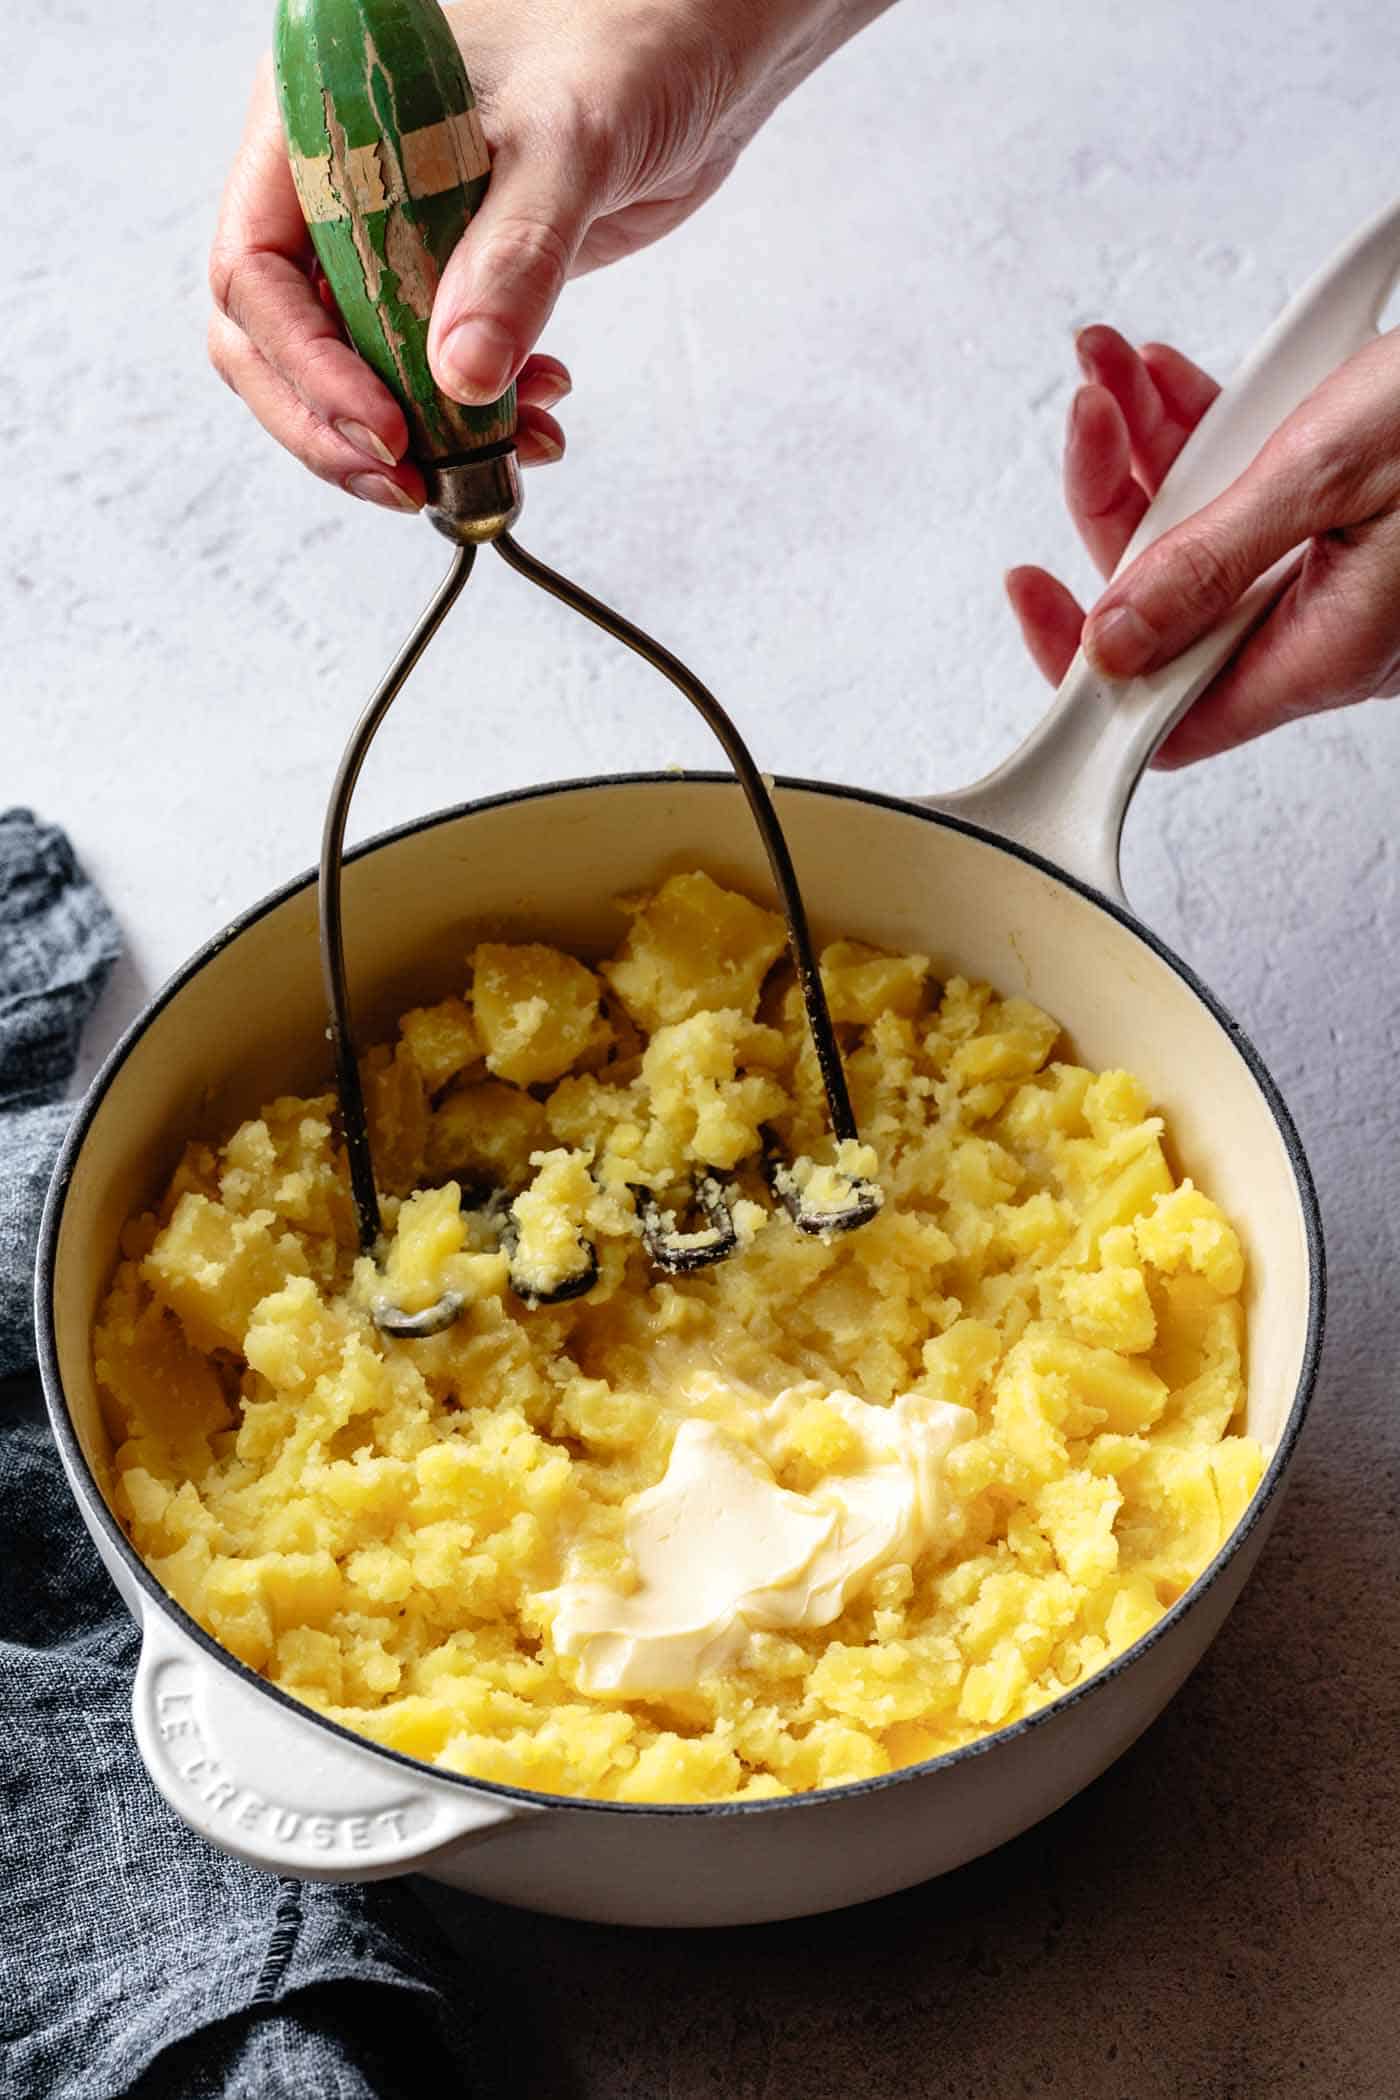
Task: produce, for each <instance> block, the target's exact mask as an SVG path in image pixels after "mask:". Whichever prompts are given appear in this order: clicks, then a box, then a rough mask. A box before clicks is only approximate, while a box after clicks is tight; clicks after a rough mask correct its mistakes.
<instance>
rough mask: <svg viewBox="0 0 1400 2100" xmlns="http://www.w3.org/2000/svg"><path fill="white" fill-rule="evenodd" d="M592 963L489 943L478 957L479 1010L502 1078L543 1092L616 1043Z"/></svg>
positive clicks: (491, 1062) (475, 1003) (530, 945)
mask: <svg viewBox="0 0 1400 2100" xmlns="http://www.w3.org/2000/svg"><path fill="white" fill-rule="evenodd" d="M600 994H601V987H600V985H599V983H598V980H597V978H596V977H595V976H594V974H593V972H592V971H591V970H590V969H589V968H588V966H587V964H586V963H581V962H579V961H578V959H577V957H575V956H572V955H565V954H563V953H562V952H561V951H560V950H559V949H558V948H546V947H544V946H543V945H542V944H541V943H539V942H537V941H525V942H521V943H519V944H512V945H506V944H504V943H501V942H496V941H483V942H482V943H481V944H480V946H479V947H477V948H476V949H475V950H474V952H473V954H472V1010H473V1012H474V1014H475V1017H476V1024H477V1027H478V1028H479V1029H480V1031H481V1039H482V1041H483V1043H484V1044H485V1045H486V1063H487V1066H488V1068H489V1069H490V1070H491V1071H492V1072H494V1073H495V1074H496V1077H497V1078H498V1079H508V1080H512V1081H514V1083H515V1084H516V1085H517V1086H539V1085H541V1084H543V1083H544V1082H545V1081H546V1080H550V1079H558V1078H559V1077H560V1076H561V1075H562V1074H563V1073H565V1072H567V1071H568V1069H569V1067H570V1066H571V1065H573V1064H576V1063H577V1062H578V1060H579V1059H580V1058H581V1057H583V1056H584V1055H585V1054H586V1053H588V1052H590V1051H596V1050H598V1049H601V1048H604V1047H605V1046H606V1045H607V1044H608V1043H609V1042H610V1041H611V1038H612V1031H611V1029H610V1028H609V1026H608V1024H607V1022H606V1020H605V1019H604V1018H603V1015H602V1014H601V1013H600V1012H599V1009H598V1001H599V997H600Z"/></svg>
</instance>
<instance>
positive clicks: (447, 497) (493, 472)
mask: <svg viewBox="0 0 1400 2100" xmlns="http://www.w3.org/2000/svg"><path fill="white" fill-rule="evenodd" d="M423 479H424V481H425V483H426V484H427V489H428V517H429V519H430V520H431V522H432V523H433V524H434V525H435V526H436V527H437V529H438V531H439V532H440V533H442V534H443V535H444V537H445V538H447V539H449V540H454V541H455V542H456V544H457V545H458V546H459V547H463V546H472V547H484V546H485V545H486V544H487V542H488V541H490V540H497V539H499V538H500V536H501V534H502V533H503V532H509V530H510V528H511V526H512V525H513V524H514V523H515V521H516V519H517V518H518V517H519V516H520V511H521V506H522V501H523V499H522V496H521V490H520V463H519V461H518V460H517V458H516V456H515V445H514V443H513V442H510V443H507V444H504V445H497V446H493V447H492V448H491V450H490V451H489V452H478V453H473V454H472V455H471V456H470V457H469V458H466V459H460V460H455V461H449V462H448V463H447V464H446V465H439V466H431V467H425V468H424V470H423Z"/></svg>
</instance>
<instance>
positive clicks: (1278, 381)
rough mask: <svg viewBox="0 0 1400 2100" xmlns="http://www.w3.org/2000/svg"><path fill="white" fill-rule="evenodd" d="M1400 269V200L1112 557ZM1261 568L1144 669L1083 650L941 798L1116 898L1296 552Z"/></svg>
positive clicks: (1290, 322)
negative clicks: (1162, 781)
mask: <svg viewBox="0 0 1400 2100" xmlns="http://www.w3.org/2000/svg"><path fill="white" fill-rule="evenodd" d="M1397 276H1400V204H1396V205H1392V206H1390V207H1389V208H1388V209H1387V210H1386V211H1383V212H1382V213H1380V215H1379V216H1378V217H1377V218H1375V219H1373V220H1372V221H1371V222H1370V224H1369V225H1368V226H1365V227H1363V229H1362V230H1361V232H1360V233H1358V234H1356V235H1354V236H1353V238H1352V239H1351V240H1350V241H1348V242H1347V244H1346V246H1345V247H1344V248H1342V249H1341V251H1340V252H1339V253H1338V254H1337V255H1336V256H1335V257H1334V258H1333V260H1332V261H1331V262H1330V263H1328V264H1327V265H1326V267H1325V268H1324V269H1322V270H1321V271H1319V273H1318V274H1317V276H1315V277H1314V278H1312V279H1311V281H1310V282H1309V283H1308V284H1307V285H1305V286H1304V288H1303V290H1302V291H1301V292H1299V294H1298V296H1297V297H1296V298H1295V299H1294V300H1293V302H1292V303H1291V305H1290V306H1288V307H1287V308H1286V309H1285V311H1284V312H1283V314H1281V315H1280V317H1279V319H1278V320H1277V321H1276V322H1275V323H1274V325H1273V327H1272V328H1271V329H1270V330H1269V332H1268V334H1267V335H1266V336H1265V337H1264V339H1263V341H1262V342H1261V343H1260V344H1259V347H1258V348H1257V349H1256V350H1255V352H1254V353H1253V355H1252V356H1251V357H1250V358H1249V359H1248V360H1247V362H1246V363H1245V364H1244V365H1243V366H1242V367H1241V369H1240V372H1239V373H1238V375H1237V376H1236V378H1234V379H1233V380H1232V381H1231V382H1230V384H1229V385H1228V386H1227V387H1226V388H1225V389H1224V391H1223V392H1222V393H1221V394H1220V395H1219V396H1218V398H1217V399H1216V400H1215V401H1214V402H1213V403H1212V405H1211V407H1210V408H1209V409H1208V410H1207V412H1206V414H1205V416H1204V417H1203V418H1202V420H1201V422H1200V423H1199V425H1198V426H1197V428H1196V429H1195V430H1194V431H1193V432H1192V434H1191V436H1190V438H1188V440H1187V442H1186V444H1185V445H1184V446H1183V447H1182V449H1181V452H1180V454H1179V456H1178V457H1177V460H1176V462H1175V464H1174V465H1173V467H1172V469H1171V472H1170V473H1169V474H1168V476H1167V478H1166V480H1165V481H1164V482H1163V484H1162V486H1161V488H1160V489H1159V490H1158V492H1157V495H1156V497H1155V498H1154V500H1153V502H1152V503H1151V505H1150V506H1149V508H1148V510H1147V513H1146V515H1145V516H1144V518H1143V520H1142V523H1141V524H1140V525H1139V526H1138V529H1137V531H1136V532H1135V533H1134V535H1133V537H1132V540H1131V541H1130V542H1129V545H1128V547H1127V549H1126V551H1125V553H1124V555H1123V558H1122V560H1121V561H1120V562H1119V564H1118V568H1117V569H1116V570H1115V571H1114V573H1115V575H1118V574H1121V573H1122V571H1123V570H1124V569H1126V568H1127V567H1128V566H1129V564H1130V563H1131V562H1133V561H1135V560H1136V559H1137V557H1138V555H1139V554H1141V553H1142V551H1143V549H1144V548H1145V547H1148V546H1150V545H1151V544H1152V542H1153V541H1154V540H1156V539H1160V538H1161V536H1162V534H1163V533H1164V532H1169V531H1171V529H1172V528H1173V527H1174V526H1176V525H1179V524H1181V523H1182V522H1183V520H1184V519H1186V518H1189V517H1191V516H1192V515H1193V513H1194V512H1196V511H1198V510H1199V509H1200V508H1201V507H1202V505H1203V504H1205V503H1209V502H1210V501H1212V500H1213V498H1215V497H1216V496H1218V495H1219V494H1220V492H1221V491H1222V490H1223V489H1225V488H1228V487H1229V485H1230V483H1231V482H1232V481H1233V480H1235V478H1236V477H1237V476H1238V475H1239V474H1241V473H1243V471H1244V469H1245V468H1246V467H1247V466H1248V465H1249V463H1250V461H1251V460H1252V459H1253V458H1254V456H1255V454H1256V453H1257V452H1258V451H1259V449H1260V447H1261V446H1262V445H1263V444H1264V442H1265V440H1266V439H1267V438H1268V437H1270V436H1271V435H1272V433H1273V432H1274V431H1275V430H1276V429H1277V427H1278V425H1279V424H1280V423H1281V422H1283V420H1284V418H1285V417H1286V416H1288V415H1290V414H1291V413H1292V411H1293V410H1294V409H1295V408H1296V407H1297V406H1298V404H1299V403H1300V402H1301V401H1303V400H1304V399H1305V398H1306V397H1307V395H1308V394H1310V393H1311V392H1312V390H1313V388H1314V387H1316V386H1319V385H1320V384H1321V382H1322V381H1323V380H1324V379H1326V378H1327V377H1328V375H1329V374H1330V373H1331V372H1333V371H1335V370H1336V368H1337V366H1338V365H1339V364H1341V363H1343V362H1344V361H1345V360H1346V359H1347V358H1348V357H1350V356H1352V355H1353V354H1354V352H1356V351H1358V350H1360V349H1362V348H1363V347H1364V346H1365V345H1366V344H1367V343H1369V342H1371V341H1373V340H1374V339H1375V336H1376V333H1377V329H1378V324H1379V320H1380V315H1381V310H1382V308H1383V306H1384V304H1385V301H1386V298H1387V297H1388V295H1389V293H1390V290H1391V288H1392V286H1393V285H1394V283H1395V281H1396V278H1397ZM1292 560H1293V557H1292V556H1291V555H1290V556H1288V557H1286V558H1285V559H1284V560H1283V561H1281V562H1279V563H1278V564H1277V565H1276V566H1275V567H1274V568H1273V569H1271V570H1270V571H1269V573H1268V574H1267V575H1266V576H1262V577H1260V579H1259V580H1258V582H1257V583H1255V584H1254V585H1253V586H1252V587H1251V589H1250V590H1248V591H1247V592H1246V593H1245V595H1244V596H1243V598H1241V600H1240V601H1239V604H1238V605H1237V606H1236V608H1235V610H1234V611H1233V612H1232V613H1231V614H1230V616H1229V618H1228V619H1227V620H1225V621H1224V622H1223V623H1222V624H1221V625H1220V626H1219V627H1217V628H1215V629H1214V630H1213V631H1212V632H1211V633H1210V634H1208V635H1205V636H1203V637H1202V639H1201V640H1200V641H1199V642H1196V643H1195V644H1193V646H1192V647H1191V648H1189V649H1187V650H1186V651H1185V652H1184V654H1182V655H1181V656H1179V657H1177V659H1176V661H1175V662H1174V663H1170V664H1167V665H1166V666H1165V667H1164V668H1163V669H1162V670H1160V671H1154V672H1150V673H1148V674H1147V675H1146V676H1144V677H1140V678H1132V679H1128V680H1125V681H1122V682H1119V681H1117V680H1113V679H1107V678H1104V677H1101V676H1100V674H1099V673H1098V672H1097V671H1095V670H1093V669H1092V667H1091V666H1090V664H1089V662H1088V660H1087V658H1086V657H1085V655H1084V653H1083V651H1082V650H1081V651H1080V652H1079V653H1078V654H1077V655H1076V657H1075V659H1074V662H1073V663H1072V664H1071V665H1070V667H1069V670H1068V671H1067V672H1066V674H1065V678H1064V682H1063V683H1062V685H1061V686H1060V689H1059V691H1058V692H1057V693H1056V695H1055V699H1054V702H1053V703H1052V705H1051V708H1050V711H1049V713H1048V714H1047V715H1046V716H1045V717H1044V719H1043V720H1042V721H1041V722H1040V723H1038V725H1037V726H1036V728H1035V729H1033V730H1032V732H1031V734H1030V735H1029V736H1028V737H1027V739H1026V741H1025V742H1024V743H1023V744H1022V745H1021V746H1020V748H1019V749H1018V750H1016V751H1014V752H1013V753H1012V755H1011V757H1010V758H1009V759H1007V760H1006V761H1005V763H1004V764H1002V765H1001V766H999V767H998V768H997V769H996V771H995V772H993V773H989V774H988V775H987V776H986V777H985V778H984V779H982V780H979V781H977V782H975V783H974V784H973V785H972V786H971V787H969V788H963V789H961V790H959V791H957V792H955V793H952V794H947V795H935V796H931V797H929V798H928V800H929V805H930V806H931V807H933V808H935V809H939V810H946V811H948V812H949V813H950V814H952V815H955V816H959V817H967V818H969V819H970V820H971V821H972V822H974V823H976V824H984V825H986V826H987V827H988V828H989V829H990V830H992V831H998V832H1001V833H1002V834H1004V835H1005V836H1006V837H1007V838H1010V839H1012V840H1014V841H1015V842H1016V843H1017V844H1019V845H1024V846H1029V847H1030V848H1031V849H1032V850H1033V851H1034V852H1037V853H1040V854H1043V855H1044V856H1045V858H1046V859H1047V860H1052V861H1054V862H1056V863H1057V865H1059V866H1060V867H1063V868H1067V869H1068V870H1069V871H1070V872H1071V873H1072V874H1075V875H1078V876H1080V877H1081V878H1082V879H1083V880H1085V881H1087V882H1089V883H1092V884H1093V886H1094V887H1095V888H1096V889H1098V890H1101V891H1103V892H1104V893H1106V894H1107V895H1108V896H1110V897H1112V898H1115V899H1116V900H1118V901H1125V900H1124V899H1123V889H1122V883H1121V880H1120V878H1119V873H1118V847H1119V840H1120V838H1121V836H1122V830H1123V819H1124V817H1125V816H1126V814H1127V809H1128V804H1129V802H1130V801H1131V800H1132V796H1133V790H1134V789H1135V788H1136V786H1137V784H1138V781H1139V779H1140V778H1141V776H1142V773H1143V771H1144V770H1145V768H1146V766H1147V764H1148V761H1149V760H1150V759H1151V757H1152V754H1153V752H1154V751H1155V750H1156V749H1157V746H1158V745H1159V744H1160V743H1161V742H1162V740H1163V738H1164V737H1165V736H1166V734H1167V732H1168V730H1170V729H1171V728H1172V727H1173V725H1174V724H1175V723H1176V722H1178V721H1179V720H1180V719H1181V717H1182V715H1184V714H1185V712H1186V710H1187V708H1188V707H1190V705H1191V703H1192V701H1193V700H1195V699H1196V698H1198V696H1199V695H1200V694H1201V693H1202V692H1204V690H1205V688H1206V686H1207V685H1209V683H1210V681H1211V679H1212V678H1213V677H1214V676H1215V674H1216V672H1217V671H1218V670H1219V669H1220V668H1221V666H1222V665H1223V664H1224V663H1225V662H1226V661H1227V659H1228V658H1229V657H1230V656H1231V655H1232V654H1233V652H1234V651H1235V649H1236V648H1237V647H1238V646H1239V644H1240V642H1241V641H1242V640H1243V639H1244V636H1245V635H1246V633H1247V632H1248V631H1249V629H1250V628H1251V627H1253V626H1254V625H1255V624H1256V623H1257V622H1258V621H1259V620H1260V619H1261V618H1262V616H1263V614H1264V613H1265V611H1266V610H1267V608H1268V606H1269V604H1270V602H1271V601H1272V599H1273V597H1274V596H1275V595H1276V593H1277V591H1278V589H1279V586H1280V583H1281V582H1282V580H1283V577H1284V575H1285V573H1286V572H1287V570H1288V568H1289V567H1290V566H1291V563H1292Z"/></svg>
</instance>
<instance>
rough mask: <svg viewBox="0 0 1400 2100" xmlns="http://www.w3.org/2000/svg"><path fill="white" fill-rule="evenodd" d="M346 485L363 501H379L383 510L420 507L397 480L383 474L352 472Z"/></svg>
mask: <svg viewBox="0 0 1400 2100" xmlns="http://www.w3.org/2000/svg"><path fill="white" fill-rule="evenodd" d="M345 486H346V488H347V489H349V491H350V493H351V495H352V496H358V497H359V499H360V501H361V503H377V504H378V505H379V507H380V509H381V510H414V511H416V510H417V509H418V505H417V504H416V503H415V502H414V500H413V498H412V496H410V495H409V493H408V491H407V489H401V488H400V487H399V485H398V483H397V482H396V481H386V480H385V478H384V476H383V475H382V474H352V475H350V477H349V479H348V480H347V481H346V484H345Z"/></svg>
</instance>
